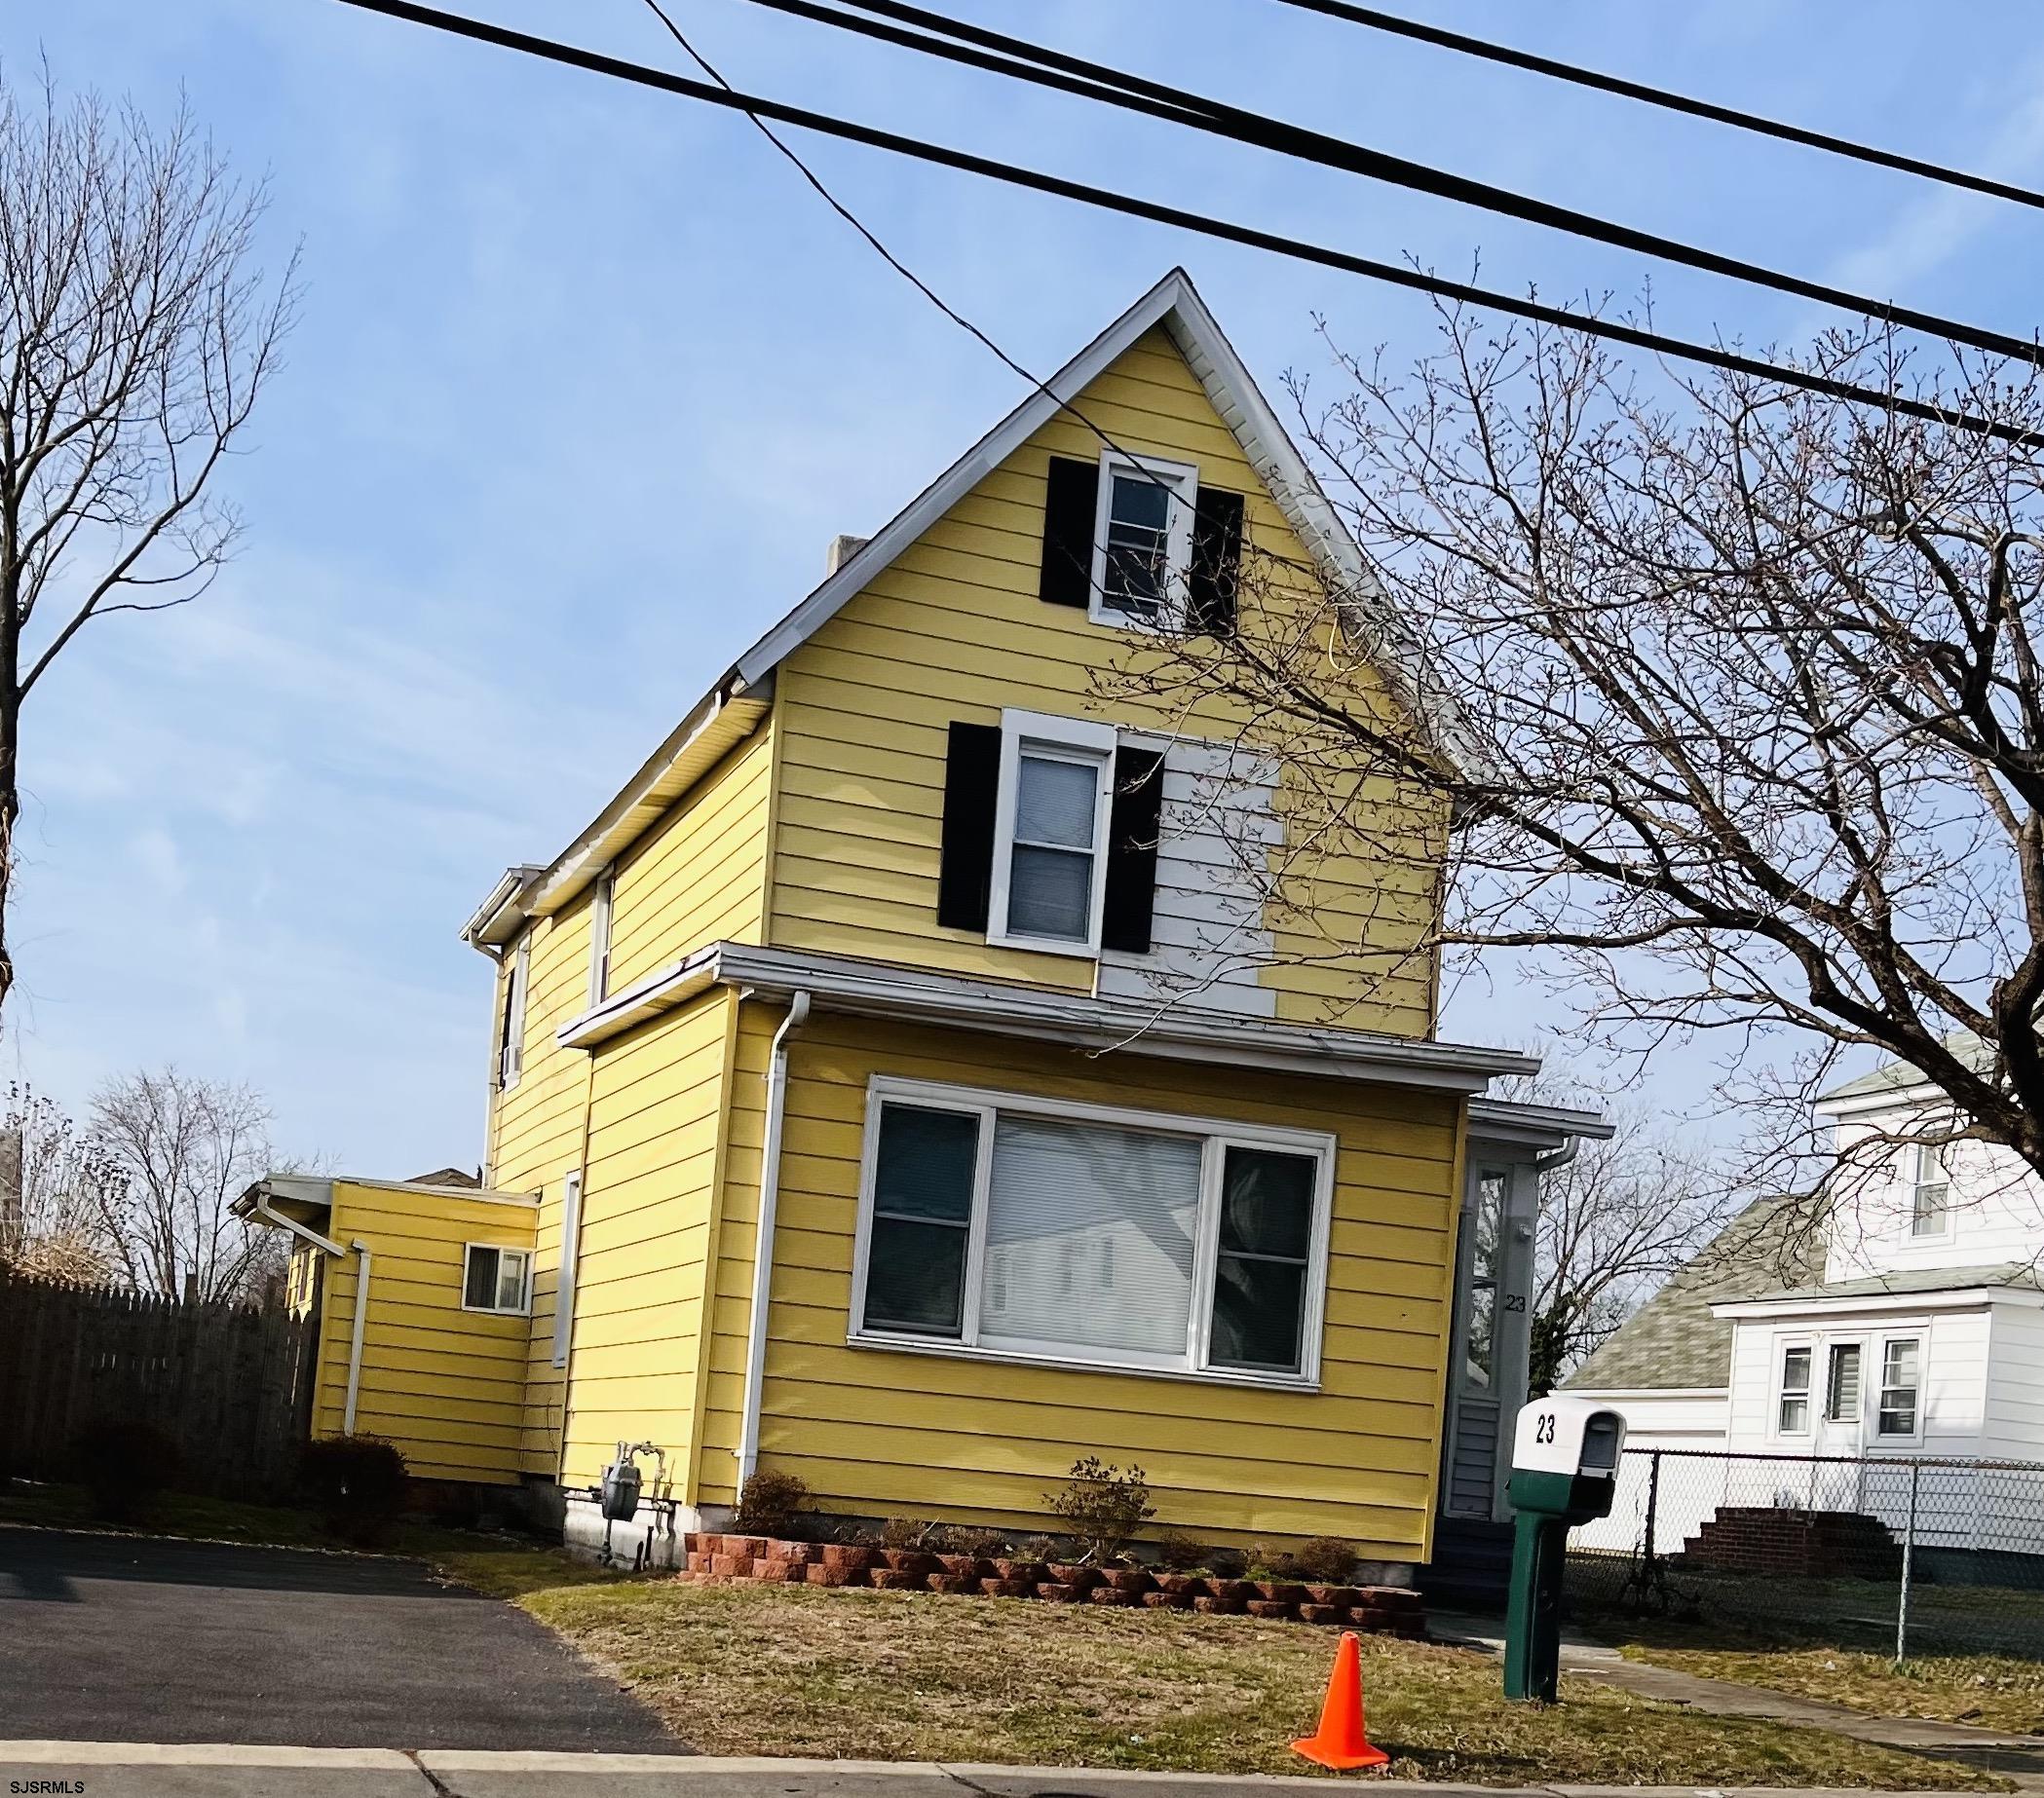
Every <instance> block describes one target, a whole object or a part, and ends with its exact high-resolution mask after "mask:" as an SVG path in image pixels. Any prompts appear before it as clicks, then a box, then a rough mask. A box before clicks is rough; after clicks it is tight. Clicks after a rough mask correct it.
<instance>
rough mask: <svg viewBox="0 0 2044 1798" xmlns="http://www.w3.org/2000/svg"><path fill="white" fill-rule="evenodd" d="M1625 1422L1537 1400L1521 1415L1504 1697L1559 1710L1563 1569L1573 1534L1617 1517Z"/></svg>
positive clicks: (1585, 1407) (1515, 1448)
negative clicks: (1595, 1520)
mask: <svg viewBox="0 0 2044 1798" xmlns="http://www.w3.org/2000/svg"><path fill="white" fill-rule="evenodd" d="M1624 1446H1625V1419H1624V1418H1623V1417H1622V1416H1621V1415H1619V1413H1618V1412H1616V1411H1614V1410H1609V1409H1608V1408H1606V1407H1605V1406H1603V1405H1591V1404H1589V1403H1588V1402H1587V1401H1585V1400H1582V1399H1569V1398H1561V1397H1553V1398H1546V1399H1535V1400H1534V1401H1533V1403H1532V1404H1531V1405H1527V1406H1526V1407H1525V1408H1524V1409H1523V1410H1521V1411H1520V1413H1519V1427H1518V1429H1517V1430H1516V1431H1515V1432H1514V1434H1513V1438H1512V1477H1511V1481H1510V1483H1509V1484H1508V1485H1507V1486H1506V1487H1505V1496H1506V1497H1508V1498H1509V1499H1510V1500H1511V1501H1512V1509H1513V1510H1514V1511H1515V1512H1517V1513H1518V1521H1517V1526H1516V1529H1515V1532H1514V1535H1513V1540H1512V1593H1511V1609H1510V1610H1509V1612H1508V1613H1507V1614H1506V1618H1505V1626H1504V1695H1505V1697H1506V1698H1516V1699H1537V1700H1538V1701H1539V1702H1540V1703H1542V1704H1553V1703H1554V1696H1555V1687H1556V1684H1557V1682H1558V1680H1559V1679H1560V1676H1561V1661H1562V1562H1563V1558H1564V1556H1565V1555H1567V1553H1568V1548H1569V1531H1570V1528H1571V1526H1572V1525H1574V1524H1577V1523H1586V1522H1588V1521H1589V1520H1590V1519H1591V1518H1592V1517H1609V1516H1610V1514H1611V1494H1612V1493H1613V1491H1615V1490H1616V1488H1617V1483H1618V1451H1619V1450H1620V1449H1621V1448H1623V1447H1624Z"/></svg>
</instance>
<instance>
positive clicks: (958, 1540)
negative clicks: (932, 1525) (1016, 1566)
mask: <svg viewBox="0 0 2044 1798" xmlns="http://www.w3.org/2000/svg"><path fill="white" fill-rule="evenodd" d="M943 1543H944V1553H945V1554H947V1555H977V1556H978V1557H979V1558H980V1559H981V1560H999V1559H1001V1558H1002V1557H1003V1556H1004V1555H1006V1554H1007V1538H1006V1537H1005V1536H1003V1534H1002V1533H1001V1532H1000V1531H999V1530H998V1529H988V1528H986V1527H984V1526H983V1525H974V1524H969V1523H965V1524H954V1525H952V1526H951V1527H950V1528H948V1529H946V1530H945V1531H944V1532H943Z"/></svg>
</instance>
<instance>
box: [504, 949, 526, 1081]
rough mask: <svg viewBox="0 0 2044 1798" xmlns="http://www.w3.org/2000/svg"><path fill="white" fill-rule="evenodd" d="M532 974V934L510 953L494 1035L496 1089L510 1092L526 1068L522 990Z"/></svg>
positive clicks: (523, 998)
mask: <svg viewBox="0 0 2044 1798" xmlns="http://www.w3.org/2000/svg"><path fill="white" fill-rule="evenodd" d="M531 973H532V932H531V931H530V930H528V931H527V932H526V933H525V934H524V935H523V936H521V937H520V938H519V939H518V947H517V948H516V949H514V950H512V951H511V971H510V972H509V973H508V974H506V975H505V977H504V1017H503V1020H502V1022H501V1024H500V1026H499V1028H498V1032H497V1086H498V1089H499V1090H500V1091H502V1092H507V1093H508V1092H510V1091H511V1088H512V1087H514V1086H516V1085H517V1084H518V1075H519V1073H520V1072H521V1071H522V1070H523V1068H524V1065H525V988H526V983H527V981H528V979H529V978H530V976H531Z"/></svg>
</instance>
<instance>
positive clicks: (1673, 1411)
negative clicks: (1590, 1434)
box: [1569, 1386, 1726, 1555]
mask: <svg viewBox="0 0 2044 1798" xmlns="http://www.w3.org/2000/svg"><path fill="white" fill-rule="evenodd" d="M1569 1396H1570V1397H1571V1398H1573V1399H1587V1400H1589V1401H1590V1403H1591V1404H1593V1405H1609V1406H1610V1407H1611V1408H1612V1409H1613V1410H1615V1411H1618V1412H1620V1413H1622V1414H1623V1416H1624V1418H1625V1446H1626V1450H1627V1452H1626V1454H1625V1457H1624V1459H1623V1461H1622V1462H1621V1463H1620V1465H1619V1468H1618V1489H1617V1493H1616V1495H1615V1496H1614V1498H1613V1499H1612V1501H1611V1514H1610V1516H1609V1517H1604V1518H1601V1519H1600V1520H1599V1521H1597V1522H1594V1523H1585V1524H1583V1525H1582V1527H1581V1528H1579V1529H1578V1530H1576V1532H1575V1533H1574V1535H1573V1536H1571V1538H1570V1540H1571V1542H1572V1543H1573V1544H1574V1546H1575V1547H1577V1548H1583V1549H1611V1550H1617V1551H1621V1552H1622V1551H1624V1550H1627V1549H1630V1548H1632V1547H1633V1546H1634V1545H1635V1544H1637V1543H1638V1542H1639V1541H1640V1540H1641V1538H1642V1537H1643V1536H1644V1535H1645V1533H1646V1523H1647V1488H1648V1486H1649V1484H1650V1482H1651V1479H1652V1470H1653V1459H1652V1452H1651V1451H1652V1450H1654V1449H1656V1448H1668V1449H1689V1450H1703V1451H1705V1452H1706V1453H1708V1452H1710V1451H1713V1450H1722V1448H1723V1446H1724V1411H1725V1403H1726V1395H1725V1392H1724V1390H1723V1389H1722V1388H1719V1389H1717V1390H1709V1389H1697V1390H1693V1391H1687V1392H1661V1391H1642V1392H1597V1391H1593V1390H1589V1389H1585V1388H1582V1387H1576V1386H1571V1387H1570V1388H1569ZM1722 1480H1723V1463H1722V1461H1716V1460H1705V1459H1698V1458H1691V1457H1690V1456H1688V1455H1683V1454H1672V1455H1667V1456H1664V1457H1663V1459H1662V1464H1661V1489H1660V1492H1659V1495H1658V1499H1657V1502H1656V1504H1655V1507H1654V1547H1655V1548H1656V1549H1657V1550H1658V1551H1659V1552H1660V1553H1662V1554H1664V1555H1668V1554H1673V1553H1674V1552H1675V1551H1676V1550H1678V1549H1679V1548H1681V1547H1682V1544H1683V1541H1684V1538H1686V1537H1689V1536H1693V1535H1694V1534H1695V1533H1696V1529H1697V1526H1698V1525H1699V1524H1700V1523H1701V1522H1702V1521H1703V1520H1704V1518H1706V1517H1709V1516H1710V1515H1711V1513H1712V1512H1713V1511H1715V1510H1716V1509H1717V1508H1718V1506H1719V1505H1720V1504H1721V1503H1722V1494H1721V1491H1720V1487H1721V1486H1722Z"/></svg>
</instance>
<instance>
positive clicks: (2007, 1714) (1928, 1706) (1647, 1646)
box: [1620, 1639, 2044, 1734]
mask: <svg viewBox="0 0 2044 1798" xmlns="http://www.w3.org/2000/svg"><path fill="white" fill-rule="evenodd" d="M1620 1652H1621V1653H1622V1654H1623V1655H1624V1656H1625V1657H1626V1658H1627V1659H1628V1660H1632V1661H1650V1662H1652V1663H1653V1664H1654V1665H1655V1666H1657V1667H1676V1668H1678V1669H1680V1670H1681V1671H1683V1672H1684V1673H1699V1674H1701V1675H1703V1676H1704V1677H1705V1678H1707V1679H1735V1680H1737V1681H1738V1682H1739V1683H1740V1684H1742V1685H1749V1686H1771V1687H1772V1688H1773V1689H1774V1690H1775V1691H1777V1692H1792V1693H1794V1694H1795V1695H1796V1696H1797V1697H1798V1698H1814V1699H1822V1700H1825V1701H1826V1702H1827V1703H1830V1704H1843V1705H1845V1706H1847V1707H1848V1708H1849V1709H1852V1710H1864V1711H1868V1712H1871V1713H1872V1714H1873V1715H1874V1716H1877V1717H1935V1718H1937V1719H1939V1720H1940V1721H1943V1722H1947V1723H1977V1724H1979V1725H1981V1727H1982V1728H1984V1729H1997V1730H2014V1731H2028V1732H2030V1733H2032V1734H2044V1662H2038V1661H2026V1660H2017V1659H2014V1658H2012V1657H2009V1656H2004V1655H1966V1654H1926V1655H1922V1656H1917V1657H1912V1659H1911V1660H1909V1661H1907V1662H1905V1663H1904V1664H1903V1666H1902V1667H1900V1668H1898V1667H1896V1666H1895V1665H1894V1661H1893V1659H1892V1657H1891V1656H1888V1655H1884V1654H1873V1653H1867V1652H1863V1651H1859V1650H1854V1649H1847V1648H1827V1647H1779V1648H1775V1647H1766V1646H1761V1645H1749V1646H1740V1647H1731V1648H1690V1647H1683V1646H1679V1645H1676V1644H1673V1643H1668V1642H1663V1641H1659V1640H1654V1639H1648V1640H1646V1641H1635V1642H1626V1643H1623V1644H1621V1646H1620Z"/></svg>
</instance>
